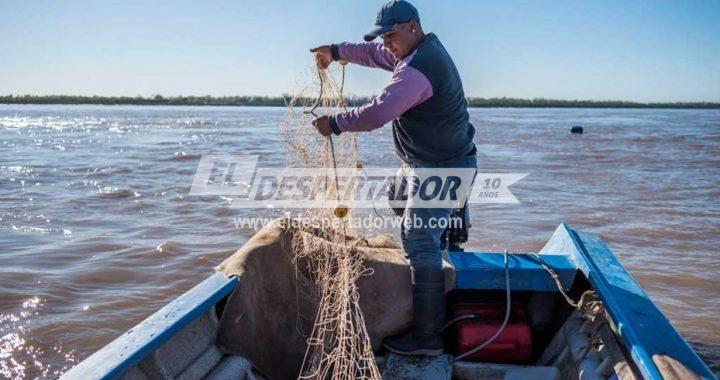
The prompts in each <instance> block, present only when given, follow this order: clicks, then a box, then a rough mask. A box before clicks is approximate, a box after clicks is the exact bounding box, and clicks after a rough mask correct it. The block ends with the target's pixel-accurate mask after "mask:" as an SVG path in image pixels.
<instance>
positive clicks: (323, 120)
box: [312, 115, 332, 137]
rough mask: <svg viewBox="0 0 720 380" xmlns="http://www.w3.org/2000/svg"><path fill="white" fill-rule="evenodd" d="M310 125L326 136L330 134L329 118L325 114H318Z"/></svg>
mask: <svg viewBox="0 0 720 380" xmlns="http://www.w3.org/2000/svg"><path fill="white" fill-rule="evenodd" d="M312 125H314V126H315V129H317V131H318V132H320V134H321V135H323V136H326V137H327V136H330V135H332V130H331V129H330V118H329V117H328V116H327V115H323V116H320V117H318V118H317V119H315V120H313V122H312Z"/></svg>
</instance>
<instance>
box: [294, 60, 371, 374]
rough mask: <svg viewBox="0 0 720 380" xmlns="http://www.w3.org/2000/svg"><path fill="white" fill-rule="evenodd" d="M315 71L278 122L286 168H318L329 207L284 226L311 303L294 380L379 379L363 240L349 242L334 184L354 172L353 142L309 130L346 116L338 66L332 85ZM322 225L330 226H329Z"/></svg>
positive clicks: (348, 211) (344, 208) (345, 211)
mask: <svg viewBox="0 0 720 380" xmlns="http://www.w3.org/2000/svg"><path fill="white" fill-rule="evenodd" d="M336 69H337V68H336ZM316 70H317V72H316V73H312V69H309V70H308V72H307V75H308V77H310V75H312V76H311V77H312V78H314V79H313V80H312V81H311V82H310V83H309V84H307V85H306V86H305V87H304V88H303V89H302V90H301V91H300V92H299V93H298V94H296V95H295V96H294V97H293V98H292V99H291V101H290V103H289V104H288V112H287V115H286V118H285V122H284V123H283V136H284V138H285V142H286V148H287V151H288V162H287V166H288V167H289V168H321V169H320V170H323V171H324V174H323V177H324V178H326V181H324V183H325V186H324V192H325V194H324V199H327V200H328V201H327V202H328V203H329V204H328V206H329V207H325V208H317V209H304V210H303V211H302V212H301V213H300V214H299V215H298V218H299V219H301V220H302V221H303V222H304V223H287V224H286V225H285V226H286V228H290V229H293V231H292V232H293V234H292V236H293V241H292V245H293V251H294V252H295V255H296V257H295V258H294V260H295V263H296V265H299V263H300V262H302V263H303V268H302V269H303V270H305V271H307V272H309V274H310V278H311V279H312V280H313V289H312V292H313V294H314V296H315V297H316V299H317V300H318V309H317V313H316V315H315V320H314V324H313V328H312V332H311V333H310V336H309V338H308V340H307V350H306V352H305V358H304V360H303V365H302V369H301V372H300V374H299V378H300V379H327V378H332V379H357V378H367V379H380V372H379V370H378V368H377V364H376V362H375V356H374V355H373V352H372V347H371V344H370V338H369V336H368V332H367V329H366V328H365V321H364V319H363V315H362V311H361V310H360V304H359V294H358V289H357V285H356V281H357V279H358V278H359V277H360V276H363V275H367V274H368V270H367V269H365V268H364V267H363V264H362V260H361V257H360V256H359V253H358V251H357V246H358V245H359V244H361V242H362V241H363V240H364V239H360V238H358V237H357V236H354V235H353V231H352V230H351V225H350V223H349V222H348V219H349V218H350V217H351V215H352V213H353V211H352V209H353V208H352V204H347V203H348V201H345V204H342V203H341V202H340V200H341V196H340V187H339V185H338V177H337V168H355V167H356V165H357V142H356V140H355V136H354V135H353V134H351V133H344V134H342V135H340V136H332V137H323V136H321V135H320V134H319V133H318V132H317V131H316V130H315V128H314V127H313V126H312V124H311V122H312V120H313V119H314V118H315V117H316V116H321V115H329V114H331V112H334V111H337V110H338V109H345V101H344V99H343V95H342V91H343V85H344V76H345V75H344V74H345V71H344V70H345V67H344V65H341V66H340V68H339V71H340V72H339V75H340V78H341V79H340V84H339V85H338V83H337V81H336V80H335V77H336V75H337V74H338V73H337V72H336V75H333V73H332V72H331V71H330V70H329V69H321V66H320V65H319V62H316ZM313 95H314V97H313ZM349 190H350V191H352V190H353V189H352V188H351V189H349ZM342 191H343V192H347V191H348V188H347V187H345V188H343V190H342ZM324 220H333V223H332V225H328V224H327V223H323V221H324ZM299 291H300V290H299Z"/></svg>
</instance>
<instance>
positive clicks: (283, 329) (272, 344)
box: [216, 220, 455, 379]
mask: <svg viewBox="0 0 720 380" xmlns="http://www.w3.org/2000/svg"><path fill="white" fill-rule="evenodd" d="M291 242H292V233H291V232H287V231H284V230H283V229H282V228H281V227H280V224H279V221H278V220H276V221H274V222H273V223H271V224H269V225H268V226H266V227H265V228H263V229H262V230H261V231H259V232H258V233H257V234H256V235H255V236H253V238H252V239H250V240H249V241H248V242H247V244H245V245H244V246H243V247H242V248H241V249H240V250H239V251H237V252H236V253H235V254H234V255H232V256H231V257H230V258H228V259H227V260H225V261H224V262H223V263H222V264H220V265H219V266H218V267H217V268H216V269H217V270H219V271H222V272H224V273H225V274H226V275H228V276H232V275H236V276H238V280H239V284H238V287H237V288H236V289H235V290H234V291H233V293H232V294H231V295H230V297H229V299H228V301H227V304H226V306H225V311H224V313H223V315H222V317H221V320H220V328H219V331H218V340H217V343H218V346H219V347H220V349H221V350H223V351H224V352H227V353H230V354H234V355H241V356H244V357H245V358H247V359H249V360H250V361H251V362H252V363H253V365H254V366H255V368H256V369H257V370H258V371H260V372H261V373H262V374H264V375H265V376H267V377H268V378H270V379H291V378H297V375H298V372H299V370H300V366H301V364H302V360H303V357H304V354H305V348H306V341H305V340H306V338H307V336H308V335H309V334H310V332H311V330H312V324H313V320H314V317H315V310H316V302H315V299H314V297H313V296H312V295H311V294H309V293H308V292H306V291H298V287H301V288H303V289H307V288H308V287H311V282H310V280H309V279H308V277H307V276H306V275H305V274H304V273H303V271H302V270H299V269H298V267H299V265H295V264H294V263H293V257H294V254H293V252H292V245H291ZM359 251H360V252H361V254H362V255H363V257H364V264H365V266H366V267H367V268H370V269H372V271H373V274H372V275H369V276H363V277H361V278H360V280H358V289H359V293H360V307H361V309H362V311H363V315H364V318H365V323H366V327H367V330H368V333H369V334H370V340H371V343H372V347H373V349H374V350H376V349H378V348H379V347H380V345H381V343H382V340H383V339H384V338H385V337H386V336H389V335H393V334H396V333H399V332H401V331H403V330H405V329H407V328H408V327H409V325H410V318H411V312H412V293H411V284H410V266H409V263H408V261H407V260H406V259H405V257H404V253H403V251H402V250H401V249H399V248H398V247H397V245H396V244H394V243H392V244H389V243H388V239H370V241H369V243H368V246H367V247H362V248H360V249H359ZM444 269H445V281H446V288H447V289H448V290H450V289H451V288H452V286H453V284H454V283H455V272H454V270H453V268H452V266H451V265H450V264H449V263H447V262H445V263H444Z"/></svg>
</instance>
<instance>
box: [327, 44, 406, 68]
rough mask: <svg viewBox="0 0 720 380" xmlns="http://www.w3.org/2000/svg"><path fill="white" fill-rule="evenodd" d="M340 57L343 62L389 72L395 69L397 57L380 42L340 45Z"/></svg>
mask: <svg viewBox="0 0 720 380" xmlns="http://www.w3.org/2000/svg"><path fill="white" fill-rule="evenodd" d="M338 55H339V56H340V59H341V60H343V61H348V62H351V63H355V64H358V65H362V66H367V67H377V68H381V69H384V70H388V71H393V69H394V68H395V62H396V61H395V57H393V55H392V54H391V53H390V52H389V51H388V50H387V49H385V47H384V46H383V44H381V43H378V42H365V43H352V42H343V43H341V44H339V45H338Z"/></svg>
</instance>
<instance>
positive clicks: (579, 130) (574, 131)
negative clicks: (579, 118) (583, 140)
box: [570, 125, 583, 134]
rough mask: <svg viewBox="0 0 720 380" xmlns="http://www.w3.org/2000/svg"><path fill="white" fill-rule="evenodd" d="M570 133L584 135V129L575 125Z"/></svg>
mask: <svg viewBox="0 0 720 380" xmlns="http://www.w3.org/2000/svg"><path fill="white" fill-rule="evenodd" d="M570 133H577V134H582V133H583V127H581V126H579V125H574V126H572V128H570Z"/></svg>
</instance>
